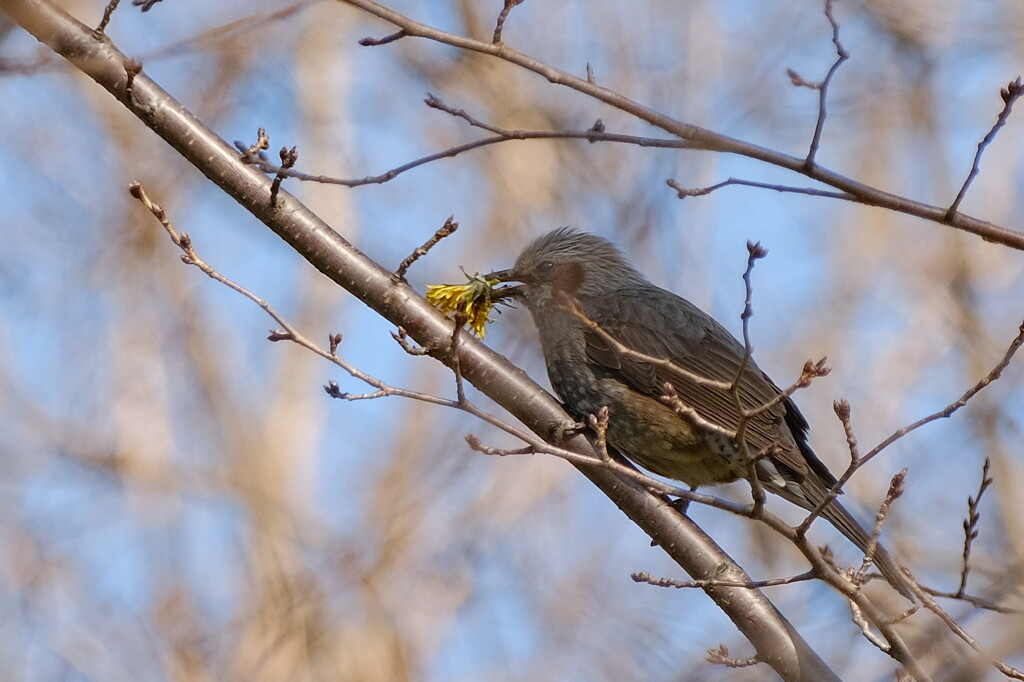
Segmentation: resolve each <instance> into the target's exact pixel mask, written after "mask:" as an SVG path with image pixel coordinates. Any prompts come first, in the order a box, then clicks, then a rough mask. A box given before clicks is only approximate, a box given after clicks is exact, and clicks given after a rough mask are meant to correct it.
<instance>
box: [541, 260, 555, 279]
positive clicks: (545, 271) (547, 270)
mask: <svg viewBox="0 0 1024 682" xmlns="http://www.w3.org/2000/svg"><path fill="white" fill-rule="evenodd" d="M554 270H555V262H554V261H550V260H542V261H541V262H540V263H538V264H537V274H538V275H540V276H541V277H547V276H548V275H550V274H551V273H552V272H554Z"/></svg>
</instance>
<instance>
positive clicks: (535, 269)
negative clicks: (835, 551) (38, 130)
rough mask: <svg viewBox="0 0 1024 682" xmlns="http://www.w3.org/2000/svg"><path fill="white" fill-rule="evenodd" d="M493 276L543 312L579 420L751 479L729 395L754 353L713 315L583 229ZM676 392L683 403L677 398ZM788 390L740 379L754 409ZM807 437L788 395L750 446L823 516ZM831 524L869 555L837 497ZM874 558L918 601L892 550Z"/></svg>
mask: <svg viewBox="0 0 1024 682" xmlns="http://www.w3.org/2000/svg"><path fill="white" fill-rule="evenodd" d="M484 278H486V279H488V280H493V279H496V280H498V281H501V282H518V283H519V284H518V285H516V286H512V287H506V288H504V289H499V290H498V291H499V292H501V294H500V295H501V297H503V298H511V299H513V300H518V301H521V302H522V303H523V304H525V306H526V307H527V309H529V311H530V313H531V314H532V316H533V320H534V322H535V324H536V325H537V330H538V332H539V334H540V342H541V346H542V348H543V352H544V361H545V364H546V365H547V371H548V376H549V377H550V379H551V385H552V387H553V388H554V389H555V392H556V393H557V394H558V396H559V397H560V398H561V400H562V401H563V403H564V404H565V408H566V410H567V411H568V412H569V414H570V415H572V417H573V418H574V419H576V420H578V421H585V420H586V418H587V416H588V415H592V414H597V413H598V411H599V410H600V409H601V408H602V407H607V408H608V430H607V442H608V444H609V445H610V446H612V447H613V448H614V449H615V450H617V451H618V452H620V453H621V454H623V455H625V456H626V457H627V458H629V459H631V460H633V461H634V462H636V463H637V464H639V465H640V466H642V467H644V468H645V469H648V470H649V471H652V472H654V473H656V474H659V475H661V476H665V477H668V478H671V479H675V480H678V481H683V482H685V483H687V484H690V485H693V486H701V485H710V484H716V483H727V482H729V481H735V480H737V479H739V478H745V477H747V475H748V471H749V469H748V460H747V456H746V455H745V454H744V453H742V452H741V450H740V448H739V447H738V445H737V443H736V439H735V435H734V434H735V433H736V430H737V428H738V427H739V426H740V422H741V415H740V411H739V410H738V409H737V406H736V401H735V398H734V397H733V395H732V394H731V393H730V390H729V387H730V386H731V384H732V382H733V381H734V380H735V379H736V378H737V374H738V373H739V371H740V367H741V363H742V362H743V357H744V354H745V353H744V346H743V345H742V344H741V343H740V342H739V341H737V340H736V338H734V337H733V336H732V335H731V334H730V333H729V332H728V331H726V329H725V328H724V327H723V326H722V325H720V324H719V323H718V322H716V321H715V320H714V319H712V318H711V316H710V315H708V314H707V313H705V312H704V311H702V310H700V309H699V308H697V307H696V306H695V305H693V304H692V303H690V302H689V301H687V300H686V299H684V298H681V297H680V296H677V295H676V294H674V293H672V292H670V291H666V290H665V289H661V288H659V287H657V286H655V285H654V284H652V283H651V282H649V281H648V280H647V278H646V277H644V276H643V275H642V274H640V272H638V271H637V270H636V269H635V268H634V267H633V266H632V265H630V263H629V262H627V261H626V259H625V258H624V257H623V255H622V254H621V253H620V252H619V250H618V249H617V248H616V247H615V246H614V245H613V244H611V243H610V242H608V241H607V240H605V239H602V238H601V237H597V236H595V235H592V234H588V233H586V232H581V231H578V230H575V229H571V228H562V229H558V230H555V231H553V232H550V233H548V234H546V235H544V236H542V237H540V238H539V239H537V240H535V241H534V242H533V243H531V244H530V245H529V246H527V247H526V249H525V250H524V251H523V252H522V254H520V256H519V258H518V259H517V260H516V263H515V266H514V267H512V268H511V269H509V270H503V271H500V272H494V273H490V274H488V275H484ZM673 393H674V396H675V397H676V398H678V402H676V403H675V406H673V405H672V404H670V401H669V400H667V399H666V396H671V395H672V394H673ZM780 393H781V391H780V389H779V387H778V386H776V385H775V384H774V383H773V382H772V380H771V379H770V378H768V376H767V375H766V374H765V373H764V372H762V371H761V370H760V369H759V368H758V367H757V365H756V364H755V363H754V361H753V359H749V358H748V361H747V364H746V367H745V369H744V370H743V373H742V376H740V378H739V395H740V398H741V401H742V403H743V405H744V408H745V409H746V410H752V409H755V408H757V407H759V406H762V405H765V404H767V403H768V402H770V401H772V400H773V399H774V398H776V397H778V396H779V394H780ZM680 405H682V406H684V408H683V409H680V408H679V406H680ZM807 429H808V425H807V421H806V420H805V419H804V417H803V415H801V414H800V411H799V410H797V407H796V405H795V404H794V403H793V401H792V400H791V399H789V398H786V399H785V400H782V401H781V402H778V403H777V404H776V405H774V407H771V408H770V409H768V410H765V411H764V412H761V413H760V414H758V415H757V416H754V417H752V418H750V419H749V421H748V422H747V424H746V428H745V435H744V439H745V442H746V445H747V447H748V451H749V452H750V453H751V454H752V455H753V456H760V458H759V459H758V460H757V462H756V465H755V468H756V472H757V477H758V479H759V480H760V482H761V485H762V486H763V487H764V488H765V490H767V491H769V492H772V493H775V494H776V495H779V496H781V497H783V498H785V499H786V500H789V501H790V502H792V503H794V504H796V505H799V506H800V507H803V508H804V509H808V510H812V509H814V508H815V507H816V506H817V505H818V504H819V503H820V502H821V501H822V500H823V499H824V498H825V495H826V493H827V491H828V489H829V488H831V487H832V486H833V485H834V484H835V483H836V478H835V477H834V476H833V475H832V474H831V473H830V472H829V470H828V469H827V468H826V467H825V465H824V464H823V463H822V462H821V460H819V459H818V458H817V457H816V456H815V454H814V452H813V451H812V450H811V448H810V446H809V445H808V444H807ZM822 516H824V517H825V518H826V519H828V521H829V522H831V523H832V525H834V526H835V527H836V528H837V529H839V531H840V532H842V534H843V535H845V536H846V537H847V538H849V539H850V540H851V541H852V542H853V543H854V544H855V545H857V547H859V548H860V549H861V551H866V550H867V546H868V541H869V536H868V533H867V532H865V530H864V529H863V527H862V526H861V525H860V524H859V523H858V522H857V521H856V520H855V519H854V518H853V516H852V515H851V514H850V513H849V512H848V511H847V510H846V509H844V508H843V506H842V505H840V504H839V503H838V502H837V501H833V502H831V503H830V504H829V505H828V506H826V507H825V508H824V510H823V512H822ZM874 560H875V564H876V565H877V566H878V568H879V569H880V570H881V571H882V574H883V575H884V576H885V577H886V578H887V579H888V580H889V582H890V583H892V585H893V586H894V587H895V588H896V589H897V590H899V591H900V592H901V593H902V594H903V595H904V596H907V597H908V598H910V593H909V591H908V589H907V588H906V586H905V585H906V582H905V580H906V579H905V578H904V577H903V575H902V574H901V572H900V571H899V569H898V568H897V566H896V564H895V563H894V562H893V560H892V559H891V557H890V556H889V555H888V553H886V551H885V550H884V549H883V548H881V547H878V548H877V549H876V551H875V555H874Z"/></svg>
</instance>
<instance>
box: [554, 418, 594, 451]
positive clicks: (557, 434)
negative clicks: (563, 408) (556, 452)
mask: <svg viewBox="0 0 1024 682" xmlns="http://www.w3.org/2000/svg"><path fill="white" fill-rule="evenodd" d="M587 428H588V427H587V425H586V424H581V423H580V422H577V421H574V420H572V419H562V420H560V421H556V422H553V423H551V424H550V425H549V426H548V441H549V442H551V443H555V444H556V445H558V444H561V443H564V442H565V441H567V440H569V439H570V438H572V437H573V436H576V435H578V434H580V433H582V432H583V431H585V430H586V429H587Z"/></svg>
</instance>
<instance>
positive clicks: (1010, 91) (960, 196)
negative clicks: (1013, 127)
mask: <svg viewBox="0 0 1024 682" xmlns="http://www.w3.org/2000/svg"><path fill="white" fill-rule="evenodd" d="M1021 95H1024V85H1022V84H1021V80H1020V76H1017V80H1012V81H1010V83H1009V85H1007V86H1006V87H1005V88H1003V89H1002V90H1000V91H999V96H1000V97H1002V98H1003V110H1002V111H1000V112H999V116H997V117H996V122H995V124H994V125H993V126H992V129H991V130H989V131H988V135H986V136H985V137H984V138H982V140H981V142H979V143H978V151H977V152H975V154H974V163H972V164H971V172H970V173H968V174H967V179H966V180H965V181H964V186H963V187H961V188H960V191H959V192H957V195H956V199H954V200H953V203H952V205H950V207H949V210H948V211H946V220H947V221H950V220H953V218H955V217H956V214H957V209H958V208H960V202H961V201H963V200H964V197H965V196H966V195H967V190H968V189H969V188H970V186H971V183H972V182H974V178H975V177H976V176H977V175H978V172H979V171H980V170H981V165H980V164H981V155H982V154H983V153H984V152H985V149H986V147H988V146H989V145H990V144H992V140H994V139H996V133H998V132H999V129H1000V128H1002V127H1003V126H1004V125H1006V121H1007V119H1008V118H1010V111H1012V110H1013V103H1014V102H1016V101H1017V100H1018V99H1019V98H1020V96H1021Z"/></svg>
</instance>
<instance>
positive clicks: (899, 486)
mask: <svg viewBox="0 0 1024 682" xmlns="http://www.w3.org/2000/svg"><path fill="white" fill-rule="evenodd" d="M906 478H907V470H906V469H902V470H901V471H898V472H897V473H896V475H895V476H893V477H892V480H891V481H890V482H889V490H888V492H887V493H886V495H885V499H884V500H882V504H881V505H879V507H878V513H877V514H875V524H874V526H872V527H871V535H870V536H869V537H868V546H867V547H866V548H865V549H864V558H863V559H862V560H861V565H860V568H859V569H857V571H856V572H855V573H854V576H853V582H854V583H855V584H857V585H861V584H863V583H864V576H865V574H866V573H867V570H868V568H869V567H870V566H871V565H872V564H873V563H874V562H875V553H876V552H878V537H879V536H880V535H881V534H882V526H884V525H885V519H886V517H887V516H888V515H889V510H890V509H891V508H892V503H893V502H895V501H896V499H897V498H899V497H900V496H901V495H902V494H903V484H904V482H905V481H906Z"/></svg>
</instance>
